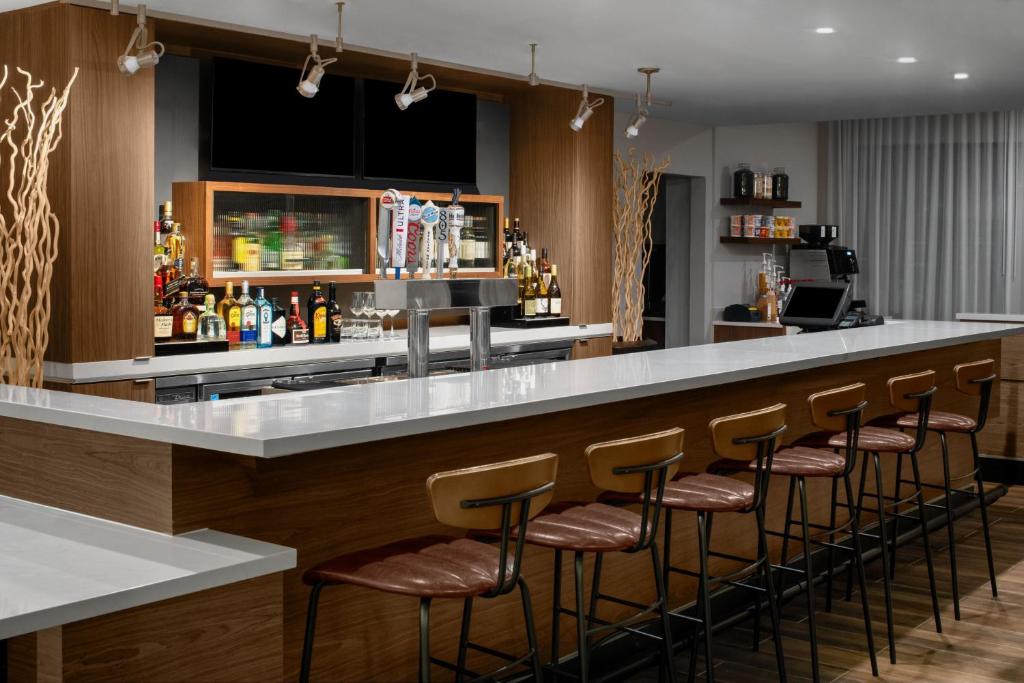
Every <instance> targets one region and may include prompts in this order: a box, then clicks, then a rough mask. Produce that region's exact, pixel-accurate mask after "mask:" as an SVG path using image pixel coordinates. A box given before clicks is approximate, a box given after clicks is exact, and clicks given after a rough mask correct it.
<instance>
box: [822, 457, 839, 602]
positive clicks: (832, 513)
mask: <svg viewBox="0 0 1024 683" xmlns="http://www.w3.org/2000/svg"><path fill="white" fill-rule="evenodd" d="M838 491H839V480H838V479H836V478H834V477H833V478H832V498H831V500H832V504H831V505H830V506H829V515H828V528H829V529H835V528H836V495H837V494H838ZM828 542H829V543H835V542H836V535H835V534H834V533H832V532H829V535H828ZM826 556H827V560H826V566H827V567H828V574H826V576H825V611H826V612H831V611H832V574H833V573H834V572H835V566H836V558H835V551H834V550H833V549H832V546H831V545H830V546H829V547H828V552H827V553H826Z"/></svg>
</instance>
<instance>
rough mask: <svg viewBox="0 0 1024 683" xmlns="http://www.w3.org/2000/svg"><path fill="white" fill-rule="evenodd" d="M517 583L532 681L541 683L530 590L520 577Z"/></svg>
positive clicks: (541, 673) (541, 675)
mask: <svg viewBox="0 0 1024 683" xmlns="http://www.w3.org/2000/svg"><path fill="white" fill-rule="evenodd" d="M518 583H519V596H520V597H521V598H522V599H523V621H525V622H526V644H527V646H528V647H529V648H530V666H531V668H532V669H533V680H534V681H535V683H543V681H544V672H543V671H542V669H541V665H540V650H539V649H538V648H537V629H536V627H535V626H534V624H533V602H532V601H531V600H530V589H529V588H527V586H526V579H524V578H523V577H521V576H520V577H519V581H518ZM460 666H461V665H460Z"/></svg>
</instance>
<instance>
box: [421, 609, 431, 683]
mask: <svg viewBox="0 0 1024 683" xmlns="http://www.w3.org/2000/svg"><path fill="white" fill-rule="evenodd" d="M419 680H420V683H430V598H420V679H419Z"/></svg>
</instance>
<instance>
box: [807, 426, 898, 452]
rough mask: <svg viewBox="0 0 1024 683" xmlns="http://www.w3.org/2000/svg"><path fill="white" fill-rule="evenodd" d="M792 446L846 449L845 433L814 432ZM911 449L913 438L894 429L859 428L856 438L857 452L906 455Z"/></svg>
mask: <svg viewBox="0 0 1024 683" xmlns="http://www.w3.org/2000/svg"><path fill="white" fill-rule="evenodd" d="M793 445H794V446H797V447H807V448H846V432H839V433H838V434H832V433H829V432H814V433H813V434H808V435H807V436H805V437H803V438H801V439H798V440H797V441H796V442H795V443H794V444H793ZM913 448H914V437H913V436H911V435H910V434H904V433H903V432H898V431H896V430H895V429H883V428H882V427H861V428H860V435H859V436H858V437H857V450H861V451H868V452H869V453H872V452H876V453H906V452H907V451H909V450H911V449H913Z"/></svg>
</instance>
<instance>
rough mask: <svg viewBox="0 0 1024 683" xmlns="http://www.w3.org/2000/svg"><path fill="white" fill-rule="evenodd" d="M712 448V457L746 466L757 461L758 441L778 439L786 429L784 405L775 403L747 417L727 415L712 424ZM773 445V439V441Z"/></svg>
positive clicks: (740, 414) (752, 412) (741, 414)
mask: <svg viewBox="0 0 1024 683" xmlns="http://www.w3.org/2000/svg"><path fill="white" fill-rule="evenodd" d="M710 427H711V445H712V447H713V448H714V449H715V454H716V455H718V456H719V457H720V458H728V459H729V460H743V461H746V462H749V461H751V460H753V459H754V458H756V457H758V448H759V446H758V444H759V443H760V441H755V440H752V439H759V438H761V437H765V438H767V435H769V434H774V435H775V436H778V434H780V433H781V431H782V430H785V428H786V404H785V403H778V404H776V405H773V406H769V407H768V408H762V409H761V410H754V411H751V412H749V413H739V414H737V415H727V416H726V417H718V418H715V419H714V420H712V421H711V424H710ZM773 441H774V439H773Z"/></svg>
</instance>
